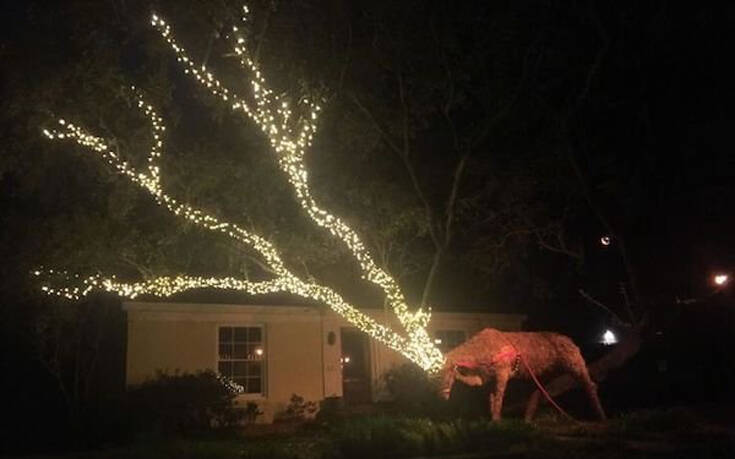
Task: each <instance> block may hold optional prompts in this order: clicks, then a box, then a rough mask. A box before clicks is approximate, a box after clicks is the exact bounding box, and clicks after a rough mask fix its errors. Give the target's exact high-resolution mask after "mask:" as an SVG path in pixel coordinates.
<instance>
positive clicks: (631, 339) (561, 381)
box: [526, 321, 645, 420]
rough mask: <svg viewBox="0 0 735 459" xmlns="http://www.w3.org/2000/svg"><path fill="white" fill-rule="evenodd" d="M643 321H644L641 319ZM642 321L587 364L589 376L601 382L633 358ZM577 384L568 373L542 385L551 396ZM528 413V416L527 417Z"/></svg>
mask: <svg viewBox="0 0 735 459" xmlns="http://www.w3.org/2000/svg"><path fill="white" fill-rule="evenodd" d="M643 322H645V321H643ZM643 325H644V324H643V323H641V324H640V325H637V326H636V327H634V328H633V329H632V330H630V332H629V333H628V334H627V335H626V336H625V337H624V338H623V339H622V340H621V341H620V342H619V343H618V344H617V345H616V346H615V348H613V349H612V350H611V351H610V352H608V353H607V354H605V355H603V356H602V357H600V358H599V359H597V360H595V361H594V362H592V363H590V364H588V365H587V369H588V370H589V373H590V376H591V377H592V379H593V380H594V381H595V382H597V383H600V382H603V381H604V380H605V378H607V375H608V374H609V373H610V371H612V370H615V369H618V368H620V367H622V366H623V365H625V364H626V363H627V362H628V361H629V360H630V359H631V358H633V357H634V356H635V355H636V354H637V353H638V351H639V350H640V348H641V343H642V338H641V335H642V330H641V329H642V327H643ZM578 385H579V384H578V382H577V380H576V379H574V378H573V377H572V376H570V375H567V374H565V375H562V376H559V377H557V378H555V379H552V380H551V381H550V382H549V383H548V384H544V387H545V388H546V390H547V391H548V392H549V395H551V396H552V397H557V396H559V395H562V394H564V393H565V392H567V391H569V390H570V389H574V388H575V387H577V386H578ZM535 411H536V410H535V407H534V409H533V411H532V412H530V413H528V412H527V413H526V419H527V420H530V419H532V418H533V415H534V414H535ZM529 415H530V417H529Z"/></svg>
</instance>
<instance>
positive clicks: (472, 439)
mask: <svg viewBox="0 0 735 459" xmlns="http://www.w3.org/2000/svg"><path fill="white" fill-rule="evenodd" d="M733 408H735V407H728V406H718V407H713V406H705V407H702V406H700V407H695V408H692V407H687V408H672V409H665V410H649V411H637V412H633V413H630V414H627V415H623V416H618V417H615V418H613V419H611V420H610V421H609V422H607V423H604V424H601V423H571V422H568V421H562V420H560V419H556V418H554V417H551V416H546V417H541V418H540V419H539V420H538V421H537V422H536V423H535V424H533V425H527V424H524V423H522V422H520V421H518V420H505V421H502V422H499V423H490V422H487V421H486V420H474V421H460V420H445V421H430V420H428V419H422V418H394V417H387V416H363V417H358V418H350V419H346V420H341V421H339V422H333V423H331V425H330V424H310V425H303V426H286V427H284V426H281V427H276V428H274V429H270V428H262V427H260V428H256V429H251V430H250V431H249V432H247V433H246V434H245V435H237V436H235V435H229V436H226V437H221V438H207V439H176V440H172V439H169V440H150V439H149V440H139V441H137V442H135V443H134V444H132V445H128V446H124V447H113V448H107V449H105V450H102V451H89V452H84V453H74V454H66V455H62V456H34V457H36V458H38V459H41V458H43V459H47V458H51V457H62V458H72V457H73V458H80V459H97V458H111V459H117V458H132V457H135V458H141V459H149V458H150V459H153V458H155V459H158V458H161V459H163V458H170V457H176V458H181V459H188V458H192V459H193V458H212V459H219V458H241V459H248V458H258V459H266V458H274V459H280V458H289V459H301V458H303V459H312V458H314V459H316V458H334V459H336V458H361V457H364V458H376V457H395V458H404V457H405V458H408V457H438V458H453V459H460V458H466V459H470V458H472V459H479V458H542V457H543V458H557V457H558V458H576V457H579V458H592V459H594V458H605V459H613V458H626V459H629V458H634V459H635V458H644V457H662V458H663V457H666V458H668V457H677V458H679V457H681V458H684V457H692V458H698V459H699V458H716V457H722V458H725V457H731V454H732V451H733V450H734V449H735V418H734V417H733V416H732V413H733V412H734V411H733Z"/></svg>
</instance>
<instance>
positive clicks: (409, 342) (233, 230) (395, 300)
mask: <svg viewBox="0 0 735 459" xmlns="http://www.w3.org/2000/svg"><path fill="white" fill-rule="evenodd" d="M152 23H153V25H155V26H156V27H157V28H158V29H159V31H160V32H161V35H162V36H163V37H164V39H166V41H168V42H169V44H170V45H171V46H172V48H173V49H174V51H175V52H176V53H177V59H178V60H179V61H180V62H183V63H184V64H185V66H186V68H185V73H190V74H192V75H194V76H195V77H196V79H197V81H199V82H200V83H201V84H203V85H204V86H205V87H207V88H208V89H210V91H211V92H212V93H213V94H214V95H216V96H218V97H220V98H221V99H223V100H224V101H230V100H234V101H235V102H234V103H233V105H232V108H233V109H235V110H241V111H243V112H244V113H245V114H247V115H248V117H249V118H251V119H252V120H253V121H255V122H256V123H257V124H258V125H259V126H260V127H261V129H262V130H263V132H264V133H265V134H266V135H267V137H268V139H269V140H270V142H271V146H272V147H273V149H274V151H275V152H276V153H277V155H278V162H279V165H280V166H281V168H282V170H284V172H286V173H287V174H288V176H289V180H290V182H291V183H292V185H293V186H294V189H295V191H296V195H297V198H298V200H299V203H300V204H301V205H302V207H304V208H305V209H306V211H307V213H308V214H309V216H310V217H311V218H312V219H313V220H314V221H315V222H316V223H317V224H318V225H320V226H322V227H325V228H327V229H328V230H329V231H330V233H332V234H333V235H335V236H337V237H339V238H340V239H341V240H342V241H343V242H345V244H346V245H347V246H348V247H349V248H350V250H351V251H352V253H353V254H354V256H355V258H356V259H357V260H358V261H359V263H360V266H361V268H362V269H363V273H364V275H365V277H366V278H367V279H369V280H370V281H372V282H374V283H376V284H377V285H379V286H380V287H381V288H383V290H384V291H385V292H386V295H387V298H388V300H389V302H390V303H391V305H392V306H393V310H394V312H395V313H396V316H397V318H398V319H399V321H400V323H401V324H402V325H403V327H404V328H405V330H406V332H407V334H408V339H406V338H405V337H403V336H400V335H399V334H397V333H396V332H394V331H393V330H391V328H390V327H388V326H385V325H382V324H379V323H377V322H376V321H375V320H374V319H372V318H371V317H369V316H367V315H365V314H364V313H362V312H360V311H359V310H357V309H356V308H354V307H353V306H351V305H349V304H348V303H347V302H346V301H344V299H343V298H342V297H341V296H340V295H339V294H337V293H336V292H334V291H332V290H331V289H329V288H328V287H325V286H321V285H318V284H315V283H306V282H304V281H302V280H301V279H299V278H298V277H297V276H295V275H294V274H293V273H291V272H290V271H289V270H288V269H287V268H286V267H285V265H284V264H283V261H282V260H281V258H280V256H279V254H278V251H277V250H276V249H275V247H273V246H272V244H271V243H270V242H268V241H267V240H265V239H264V238H262V237H261V236H259V235H257V234H253V233H250V232H248V231H246V230H244V229H243V228H240V227H239V226H237V225H235V224H232V223H229V222H224V221H220V220H219V219H217V218H216V217H213V216H212V215H209V214H207V213H206V212H204V211H202V210H199V209H195V208H193V207H191V206H189V205H187V204H183V203H179V202H178V201H177V200H175V199H174V198H172V197H171V196H169V195H167V194H166V193H164V191H163V189H162V187H161V183H160V169H159V167H158V165H157V160H158V158H160V156H161V152H162V148H163V139H162V136H163V133H164V131H165V126H163V122H162V119H161V118H160V117H159V116H158V115H157V114H156V112H155V111H154V110H153V108H152V107H151V106H150V105H148V104H146V103H145V101H144V100H143V98H142V97H141V96H140V95H138V104H137V105H138V108H139V109H140V110H141V111H142V112H143V113H144V114H145V115H146V116H147V117H148V118H149V120H150V121H151V124H152V129H153V145H152V147H151V150H150V152H149V155H148V171H147V173H143V172H138V171H137V170H136V169H135V168H134V167H133V166H131V165H130V164H129V163H127V162H126V161H124V160H123V159H122V158H121V157H120V155H119V154H118V153H117V152H115V151H112V150H111V149H110V148H109V147H108V145H107V144H106V143H105V142H104V140H103V139H101V138H99V137H96V136H94V135H92V134H89V133H88V132H87V131H85V130H84V129H82V128H80V127H78V126H76V125H74V124H72V123H69V122H66V121H65V120H63V119H60V120H59V125H60V126H61V129H60V130H51V131H49V130H44V131H43V132H44V134H45V135H46V136H47V137H48V138H50V139H53V140H56V139H60V140H64V139H69V140H74V141H76V142H77V143H78V144H79V145H81V146H83V147H86V148H88V149H90V150H92V151H94V152H96V153H97V154H99V155H100V157H101V158H102V159H104V160H106V161H107V162H108V163H109V164H110V165H111V166H112V167H113V168H115V169H116V170H117V171H118V172H119V173H120V174H121V175H123V176H125V177H126V178H128V179H129V180H130V181H131V182H133V183H134V184H136V185H138V186H140V187H141V188H143V189H145V190H146V191H148V192H149V193H150V194H151V195H152V196H153V197H154V199H155V200H156V202H157V203H158V204H159V205H161V206H163V207H164V208H166V209H167V210H169V211H170V212H172V213H173V214H175V215H177V216H180V217H182V218H185V219H187V220H189V221H190V222H192V223H194V224H196V225H198V226H200V227H203V228H205V229H208V230H211V231H216V232H220V233H222V234H224V235H227V236H229V237H231V238H233V239H235V240H237V241H239V242H240V243H243V244H245V245H247V246H249V247H252V248H253V249H255V250H256V251H257V252H258V253H260V254H261V255H262V256H263V258H264V259H265V261H266V263H267V265H268V266H269V267H270V268H271V269H272V270H273V272H274V273H275V274H276V275H277V277H276V278H275V279H272V280H268V281H260V282H251V281H247V280H241V279H235V278H231V277H226V278H213V277H210V278H205V277H194V276H177V277H158V278H155V279H151V280H147V281H143V282H137V283H124V282H119V281H117V280H116V279H115V278H114V277H110V278H104V277H102V276H90V277H87V278H84V279H81V278H79V276H76V277H75V278H76V281H72V280H71V279H70V278H68V277H67V278H66V279H65V280H66V281H72V282H76V283H77V286H67V287H61V288H54V287H51V286H49V285H44V286H43V287H42V289H43V290H44V291H45V292H46V293H48V294H49V295H58V296H62V297H65V298H69V299H78V298H80V297H82V296H85V295H87V294H89V293H90V292H91V291H92V290H105V291H108V292H115V293H117V294H119V295H121V296H124V297H128V298H135V297H137V296H139V295H142V294H152V295H156V296H160V297H167V296H171V295H173V294H175V293H179V292H183V291H185V290H190V289H196V288H220V289H228V290H240V291H245V292H247V293H249V294H267V293H274V292H288V293H292V294H295V295H299V296H301V297H304V298H309V299H313V300H317V301H321V302H323V303H326V304H327V305H329V306H330V307H331V308H332V310H334V311H335V312H336V313H338V314H340V315H341V316H343V317H344V318H345V319H346V320H348V321H349V322H350V323H352V324H353V325H355V326H357V327H358V328H359V329H361V330H362V331H364V332H365V333H367V334H368V335H370V336H371V337H373V338H374V339H376V340H378V341H380V342H383V343H384V344H386V345H387V346H389V347H390V348H392V349H394V350H396V351H398V352H400V353H401V354H403V355H404V356H406V357H407V358H408V359H410V360H412V361H414V362H415V363H417V364H418V365H419V366H421V367H422V368H424V369H425V370H427V371H432V370H436V369H438V368H439V367H440V366H441V364H442V363H443V356H442V354H441V352H440V351H439V350H438V349H437V348H436V347H435V346H434V345H433V342H431V340H430V339H429V337H428V333H427V332H426V329H425V326H426V324H427V323H428V320H429V314H428V313H425V312H423V311H420V310H419V311H417V312H416V313H411V312H409V311H408V307H407V305H406V302H405V300H404V298H403V294H402V293H401V291H400V288H399V287H398V285H397V284H396V283H395V281H394V280H393V279H392V277H391V276H390V275H388V274H387V273H385V272H384V271H383V270H381V269H379V268H378V267H377V266H376V265H375V263H374V262H373V261H372V258H371V256H370V254H369V253H368V251H367V249H365V247H364V246H363V244H362V242H361V241H360V239H359V237H358V236H357V234H356V233H355V232H354V231H353V230H352V229H351V228H350V227H349V226H347V225H346V224H345V223H344V222H343V221H342V220H340V219H339V218H337V217H334V216H332V215H331V214H329V213H328V212H326V211H325V210H323V209H321V208H319V207H318V206H317V205H316V203H315V201H314V199H313V198H312V197H311V193H310V190H309V186H308V180H307V177H308V174H307V171H306V167H305V165H304V163H303V156H304V152H305V149H306V148H307V147H308V146H310V145H311V141H312V138H313V134H314V132H315V131H316V125H315V124H314V122H315V120H316V119H317V113H318V111H319V107H318V106H316V105H314V104H311V103H309V102H305V103H306V104H307V105H308V106H309V107H310V108H311V109H312V111H311V116H310V118H311V121H307V122H303V123H302V124H303V126H302V128H301V129H299V134H297V135H296V136H295V138H296V140H295V141H294V140H292V139H293V138H294V132H295V131H294V128H293V126H292V125H291V124H290V123H289V120H290V119H291V111H290V110H289V109H288V105H287V104H286V103H285V102H281V101H280V100H279V98H277V97H275V96H273V93H272V91H271V90H269V89H267V87H266V84H265V80H264V78H263V77H262V75H261V74H260V71H259V70H258V69H257V67H256V66H255V64H254V63H253V61H252V60H250V59H249V58H247V54H246V51H245V48H244V47H236V51H237V50H238V49H239V50H240V51H239V52H238V54H239V55H240V56H241V60H242V63H243V65H245V66H246V67H247V68H249V69H250V70H251V71H252V72H253V74H254V75H255V79H254V80H253V81H252V86H253V94H254V99H255V101H256V107H255V108H254V109H251V108H250V106H249V105H248V104H247V103H246V102H245V101H244V100H243V99H242V98H240V97H239V96H237V95H235V94H234V93H233V92H232V91H230V90H229V89H227V88H225V87H224V86H223V85H222V84H221V83H219V81H218V80H217V79H215V78H214V76H213V75H212V74H211V72H209V71H207V69H206V67H205V66H198V67H197V66H196V64H194V63H193V62H192V61H191V59H189V58H188V57H187V56H186V54H185V53H184V50H183V48H181V47H180V46H178V45H177V44H176V42H175V41H174V40H173V37H172V34H171V31H170V27H169V26H168V25H166V23H165V22H164V21H163V20H162V19H160V18H158V16H156V15H153V18H152ZM234 31H235V32H236V31H237V30H236V28H235V30H234ZM237 40H238V43H239V44H242V43H244V39H242V38H240V37H238V39H237ZM276 103H280V108H279V109H278V110H277V115H278V117H279V118H280V119H281V124H280V126H277V125H276V124H275V118H276V116H274V115H273V112H272V110H271V108H270V107H271V106H272V105H273V104H276ZM279 127H280V129H279ZM48 273H49V274H54V272H53V270H49V272H48ZM42 274H45V273H42V272H40V271H37V272H36V275H39V276H40V275H42Z"/></svg>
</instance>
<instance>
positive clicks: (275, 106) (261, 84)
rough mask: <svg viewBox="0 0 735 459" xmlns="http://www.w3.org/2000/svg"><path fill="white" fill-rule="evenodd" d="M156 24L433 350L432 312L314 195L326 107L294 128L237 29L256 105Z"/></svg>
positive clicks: (286, 107) (189, 70)
mask: <svg viewBox="0 0 735 459" xmlns="http://www.w3.org/2000/svg"><path fill="white" fill-rule="evenodd" d="M244 14H245V16H244V18H247V8H244ZM151 23H152V24H153V26H155V27H156V29H157V30H158V31H159V32H160V34H161V36H162V37H163V38H164V40H166V42H167V43H168V44H169V45H170V46H171V48H172V49H173V51H174V52H175V53H176V58H177V60H178V61H179V62H181V63H182V64H183V65H184V72H185V73H187V74H190V75H192V76H193V77H194V78H195V79H196V80H197V81H198V82H199V83H200V84H201V85H202V86H204V87H205V88H206V89H208V90H209V91H210V92H211V93H212V94H213V95H215V96H217V97H219V98H221V99H222V100H223V101H224V102H227V103H229V104H230V105H231V107H232V109H233V110H237V111H241V112H243V113H244V114H245V115H247V117H249V118H250V119H251V120H252V121H254V122H255V123H256V124H257V125H258V126H259V127H260V129H261V131H262V132H263V133H264V134H265V135H266V136H267V138H268V140H269V142H270V145H271V147H272V148H273V151H274V152H275V153H276V154H277V158H278V164H279V166H280V168H281V170H283V171H284V172H285V173H286V174H287V175H288V178H289V182H290V183H291V185H292V186H293V187H294V190H295V192H296V197H297V199H298V202H299V204H300V205H301V207H302V208H303V209H304V210H305V211H306V212H307V214H308V215H309V217H310V218H311V219H312V220H313V221H314V222H315V223H316V224H317V225H319V226H321V227H324V228H326V229H327V230H328V231H329V232H330V233H331V234H332V235H334V236H336V237H337V238H339V239H340V240H341V241H342V242H343V243H344V244H345V245H346V246H347V247H348V248H349V250H350V251H351V252H352V254H353V256H354V257H355V259H356V260H357V261H358V263H359V265H360V268H361V271H362V274H363V277H364V278H365V279H367V280H369V281H370V282H372V283H374V284H376V285H378V286H379V287H380V288H381V289H382V290H383V292H384V293H385V295H386V298H387V300H388V303H389V304H390V306H391V308H392V310H393V311H394V313H395V314H396V316H397V317H398V319H399V321H400V322H401V324H402V325H403V326H404V328H405V329H406V331H407V332H408V333H409V334H411V335H414V336H415V338H416V339H419V340H423V341H425V343H426V345H427V346H431V340H430V339H429V336H428V334H427V333H426V325H427V324H428V322H429V319H430V313H429V312H426V311H423V310H421V309H418V310H417V311H415V312H411V311H410V310H409V308H408V305H407V302H406V299H405V297H404V295H403V292H402V291H401V289H400V287H399V286H398V283H397V282H396V281H395V279H393V277H392V276H391V275H390V274H388V273H387V272H386V271H385V270H383V269H381V268H380V267H379V266H378V265H377V264H376V263H375V261H374V260H373V257H372V256H371V254H370V252H369V250H368V249H367V248H366V247H365V245H364V244H363V242H362V240H361V239H360V237H359V236H358V234H357V233H356V232H355V231H354V230H353V229H352V228H351V227H350V226H349V225H347V224H346V223H345V222H344V221H343V220H342V219H340V218H339V217H337V216H334V215H332V214H331V213H329V212H328V211H326V210H325V209H323V208H321V207H320V206H319V205H318V204H317V202H316V200H315V199H314V198H313V196H312V194H311V189H310V187H309V181H308V171H307V169H306V165H305V163H304V155H305V152H306V149H307V148H308V147H309V146H311V143H312V140H313V136H314V133H315V132H316V129H317V127H316V120H317V118H318V114H319V111H320V107H319V106H318V105H316V104H314V103H313V102H311V101H305V102H304V105H306V108H307V109H308V110H309V116H307V117H305V118H304V119H301V120H300V122H296V123H291V122H290V120H291V115H292V112H291V110H290V108H289V105H288V103H287V102H285V101H282V100H281V99H280V98H279V97H277V96H275V95H274V92H273V90H272V89H270V88H269V87H268V85H267V82H266V80H265V77H264V76H263V75H262V72H261V71H260V69H259V68H258V66H257V64H256V63H255V62H254V61H253V60H252V58H251V57H250V55H249V52H248V49H247V46H246V44H245V43H246V40H245V38H243V37H241V36H239V35H238V28H237V27H233V30H232V32H233V34H234V37H235V41H236V45H235V48H234V50H235V53H236V54H237V55H238V56H239V57H240V62H241V64H242V66H243V67H244V68H245V69H247V70H248V71H249V72H250V74H251V86H252V96H253V100H254V102H255V105H254V106H251V104H249V103H248V102H247V101H246V100H245V99H244V98H243V97H242V96H240V95H238V94H237V93H236V92H235V91H233V90H231V89H229V88H227V87H226V86H225V85H224V84H223V83H221V82H220V80H219V79H218V78H216V77H215V76H214V74H213V73H212V71H211V70H209V69H208V68H207V67H206V66H205V65H200V64H198V63H197V62H195V61H194V60H193V59H192V58H191V57H190V56H189V55H188V54H187V53H186V50H185V49H184V47H182V46H181V45H180V44H179V43H178V42H177V41H176V39H175V38H174V35H173V32H172V30H171V26H170V25H169V24H167V23H166V21H165V20H164V19H162V18H161V17H160V16H158V15H156V14H154V15H153V16H152V19H151Z"/></svg>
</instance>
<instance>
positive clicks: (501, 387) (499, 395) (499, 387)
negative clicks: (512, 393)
mask: <svg viewBox="0 0 735 459" xmlns="http://www.w3.org/2000/svg"><path fill="white" fill-rule="evenodd" d="M509 377H510V368H508V369H502V370H499V371H498V372H497V373H496V375H495V388H494V389H493V391H492V392H491V393H490V415H491V416H492V420H493V421H499V420H500V412H501V411H502V410H503V397H504V396H505V387H506V386H507V385H508V378H509Z"/></svg>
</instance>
